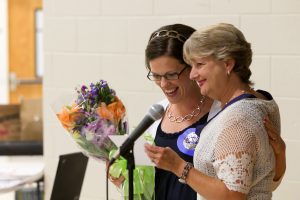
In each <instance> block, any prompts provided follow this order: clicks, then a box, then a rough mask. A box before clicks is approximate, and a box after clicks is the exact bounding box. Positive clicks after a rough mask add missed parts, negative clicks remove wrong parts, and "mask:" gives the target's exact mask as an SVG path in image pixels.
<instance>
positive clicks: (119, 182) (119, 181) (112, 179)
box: [106, 161, 125, 188]
mask: <svg viewBox="0 0 300 200" xmlns="http://www.w3.org/2000/svg"><path fill="white" fill-rule="evenodd" d="M108 163H109V162H108V161H107V162H106V172H107V167H108ZM108 179H109V180H110V182H112V183H113V184H114V185H115V186H117V187H118V188H120V187H121V185H122V183H123V182H124V180H125V177H124V176H120V177H119V178H115V177H113V176H111V175H110V174H108Z"/></svg>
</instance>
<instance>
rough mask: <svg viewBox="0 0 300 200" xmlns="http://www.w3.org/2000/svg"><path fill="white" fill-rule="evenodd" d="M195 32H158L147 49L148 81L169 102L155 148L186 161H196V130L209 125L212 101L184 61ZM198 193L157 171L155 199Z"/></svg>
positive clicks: (155, 131)
mask: <svg viewBox="0 0 300 200" xmlns="http://www.w3.org/2000/svg"><path fill="white" fill-rule="evenodd" d="M194 31H195V29H193V28H191V27H189V26H186V25H182V24H174V25H169V26H163V27H161V28H160V29H158V30H156V31H155V32H154V33H153V34H152V35H151V36H150V39H149V42H148V45H147V47H146V52H145V54H146V55H145V56H146V67H147V69H148V70H149V73H148V75H147V77H148V79H149V80H151V81H153V82H154V83H155V84H156V85H157V86H158V87H160V88H161V90H162V92H163V93H164V95H165V97H166V100H164V101H162V102H161V104H162V105H163V106H164V107H165V110H166V112H165V115H164V117H163V118H162V120H161V121H157V122H155V124H154V125H153V126H152V127H150V129H149V131H150V133H152V135H153V137H154V138H155V140H154V142H155V145H157V146H160V147H168V148H171V149H173V150H174V151H175V152H176V153H177V154H178V155H179V156H180V157H181V158H182V159H184V160H185V161H186V162H193V155H194V148H195V146H196V144H197V142H198V138H199V134H196V127H197V126H203V125H204V124H205V123H206V122H207V117H208V112H209V110H210V108H211V105H212V103H213V101H212V100H211V99H209V98H206V97H204V96H202V95H201V94H200V92H199V87H198V85H197V83H196V82H195V81H192V80H191V79H190V78H189V74H190V72H191V67H190V66H189V65H188V64H186V63H185V62H184V60H183V56H182V55H183V52H182V50H183V44H184V42H185V41H186V40H187V38H189V37H190V35H191V34H192V33H193V32H194ZM196 198H197V194H196V192H194V191H193V190H192V188H191V187H190V186H189V185H186V184H182V183H181V182H179V181H178V177H177V176H176V175H175V174H173V173H171V172H168V171H165V170H162V169H159V168H156V173H155V199H156V200H183V199H189V200H195V199H196Z"/></svg>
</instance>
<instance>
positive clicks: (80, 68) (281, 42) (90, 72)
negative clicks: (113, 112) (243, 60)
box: [44, 0, 300, 200]
mask: <svg viewBox="0 0 300 200" xmlns="http://www.w3.org/2000/svg"><path fill="white" fill-rule="evenodd" d="M44 10H45V29H44V30H45V62H46V63H45V64H46V68H45V76H44V81H45V82H44V100H45V102H44V111H45V112H44V118H45V135H44V142H45V162H46V171H45V173H46V178H45V179H46V199H49V197H50V193H51V189H52V184H53V180H54V176H55V171H56V165H57V161H58V156H59V155H60V154H64V153H69V152H74V151H78V148H77V146H76V145H75V144H74V143H73V141H72V140H71V139H70V137H69V136H68V135H67V134H66V132H65V131H64V130H63V129H62V128H61V126H60V124H59V123H58V121H57V120H56V118H55V116H54V113H53V112H52V110H51V109H50V106H49V105H50V104H51V103H52V102H53V101H54V100H55V99H57V98H58V96H60V95H61V94H63V93H66V92H70V91H73V88H74V87H75V86H76V85H78V84H82V83H86V84H88V83H90V82H92V81H97V80H99V79H105V80H107V81H108V82H109V84H110V86H111V87H113V88H114V89H115V90H116V91H117V94H118V95H119V96H120V97H121V99H122V100H123V101H124V102H125V104H126V106H127V108H128V111H129V112H128V116H129V123H130V126H131V127H132V126H135V125H137V124H138V123H139V121H140V120H141V119H142V117H143V116H144V114H145V113H146V112H147V111H148V108H149V106H150V105H152V104H153V103H155V102H156V101H158V100H159V99H161V98H162V95H161V94H160V91H159V89H158V88H156V87H155V85H154V84H153V83H151V82H149V81H148V80H147V79H146V74H147V71H146V69H145V65H144V49H145V46H146V43H147V40H148V37H149V35H150V33H151V32H152V31H153V30H155V29H157V28H158V27H160V26H162V25H166V24H171V23H185V24H188V25H191V26H193V27H195V28H199V27H202V26H205V25H209V24H214V23H218V22H228V23H232V24H234V25H236V26H237V27H239V28H240V29H241V30H242V31H243V32H244V34H245V36H246V38H247V39H248V40H249V41H250V42H251V43H252V46H253V51H254V61H253V65H252V67H251V68H252V70H253V80H254V81H255V83H256V85H255V87H256V88H262V89H265V90H269V91H270V92H271V93H272V94H273V95H274V97H275V99H276V100H277V102H278V104H279V106H280V111H281V116H282V135H283V137H284V139H285V141H286V143H287V166H288V167H287V172H286V174H285V177H284V179H283V181H282V184H281V186H280V187H279V189H277V190H276V192H275V193H274V198H273V199H275V200H277V199H278V200H282V199H291V200H294V199H295V200H296V199H298V198H299V197H298V196H299V191H298V190H299V188H300V172H299V170H298V169H299V168H300V161H299V159H295V158H298V157H299V156H298V152H299V150H300V149H299V146H300V136H299V134H298V131H299V129H300V122H299V116H298V113H300V92H299V90H298V88H297V86H298V85H299V84H300V67H299V65H300V45H299V44H300V37H299V35H300V1H298V0H244V1H239V0H231V1H222V0H190V1H182V0H163V1H162V0H143V1H139V0H130V1H129V0H47V1H44ZM104 171H105V166H104V164H103V163H99V162H97V161H95V160H92V159H91V160H90V162H89V165H88V169H87V174H86V177H85V181H84V186H83V189H82V194H81V199H83V200H99V199H105V173H104ZM70 187H71V186H70ZM297 194H298V195H297ZM110 199H116V200H118V199H121V198H120V196H119V193H118V191H117V190H116V189H115V188H114V187H113V186H112V185H111V186H110Z"/></svg>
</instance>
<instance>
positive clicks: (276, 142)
mask: <svg viewBox="0 0 300 200" xmlns="http://www.w3.org/2000/svg"><path fill="white" fill-rule="evenodd" d="M264 124H265V128H266V130H267V133H268V136H269V143H270V144H271V146H272V148H273V151H274V153H275V155H279V154H282V153H285V148H286V147H285V142H284V141H283V139H282V138H281V136H280V134H279V133H278V132H277V131H276V130H275V127H274V126H273V124H272V123H271V121H270V120H269V118H265V119H264Z"/></svg>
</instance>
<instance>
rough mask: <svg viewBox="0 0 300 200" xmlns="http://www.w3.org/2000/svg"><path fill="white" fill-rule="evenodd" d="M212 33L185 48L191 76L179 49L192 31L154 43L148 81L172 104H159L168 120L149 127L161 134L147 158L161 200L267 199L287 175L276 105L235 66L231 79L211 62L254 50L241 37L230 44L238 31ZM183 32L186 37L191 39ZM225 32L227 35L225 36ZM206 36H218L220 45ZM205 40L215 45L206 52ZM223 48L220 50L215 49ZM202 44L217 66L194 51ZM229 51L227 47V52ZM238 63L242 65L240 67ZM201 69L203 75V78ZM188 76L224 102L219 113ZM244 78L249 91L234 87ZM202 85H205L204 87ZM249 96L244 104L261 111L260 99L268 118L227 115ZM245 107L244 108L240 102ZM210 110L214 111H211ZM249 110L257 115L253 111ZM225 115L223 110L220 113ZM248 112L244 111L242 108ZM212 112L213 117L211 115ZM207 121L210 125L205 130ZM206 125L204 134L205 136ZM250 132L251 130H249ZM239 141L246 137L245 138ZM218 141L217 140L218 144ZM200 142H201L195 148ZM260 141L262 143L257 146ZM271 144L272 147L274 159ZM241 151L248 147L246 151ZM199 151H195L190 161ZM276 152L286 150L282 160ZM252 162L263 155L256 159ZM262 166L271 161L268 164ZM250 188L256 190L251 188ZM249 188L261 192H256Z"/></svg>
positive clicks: (164, 33)
mask: <svg viewBox="0 0 300 200" xmlns="http://www.w3.org/2000/svg"><path fill="white" fill-rule="evenodd" d="M215 29H216V31H215V32H214V30H215ZM215 29H214V28H212V31H211V32H210V29H209V31H208V35H201V32H200V34H199V35H200V37H199V38H197V37H196V36H197V35H196V34H193V35H192V36H191V37H192V39H188V41H189V43H188V45H186V44H185V45H186V46H187V47H186V51H187V52H188V56H187V57H188V58H187V60H188V61H189V62H190V63H191V64H192V66H193V67H192V69H191V67H189V65H188V64H186V63H185V62H184V60H183V58H182V47H183V44H182V43H183V42H184V41H185V40H184V38H188V37H190V34H191V32H194V31H193V29H192V28H190V29H189V28H188V27H186V26H183V25H173V26H165V27H162V28H161V29H159V30H158V31H156V32H154V33H153V34H152V36H151V37H150V40H149V43H148V46H147V49H146V65H147V68H148V69H149V73H148V76H147V77H148V78H149V79H150V80H153V81H154V82H155V83H156V84H157V85H158V86H159V87H160V88H161V89H162V91H163V92H164V94H165V96H166V98H167V101H165V102H162V104H163V105H165V107H166V113H165V116H164V117H163V119H162V120H161V122H158V123H159V124H158V126H156V127H152V130H153V131H154V132H156V135H155V143H156V146H153V145H148V144H146V145H145V149H146V152H147V154H148V156H149V157H150V159H151V160H152V161H153V162H154V163H155V165H156V167H157V171H156V179H155V181H156V182H155V183H156V184H157V185H156V188H155V190H156V199H196V196H195V194H194V191H193V190H192V189H191V188H190V187H192V188H193V189H194V190H195V191H197V192H198V193H199V194H200V195H201V196H202V197H205V199H246V198H247V199H248V198H253V199H269V198H270V191H272V189H271V183H272V181H274V180H278V179H280V177H282V176H283V173H284V171H285V144H284V142H283V140H282V139H281V138H280V135H279V134H278V132H279V129H278V127H279V126H278V123H279V121H278V120H279V117H278V112H277V111H278V109H276V105H273V104H274V103H273V101H272V100H267V99H266V98H265V97H262V96H263V95H260V94H258V93H256V92H255V91H254V90H252V89H251V88H250V87H249V84H248V83H249V80H248V79H247V77H248V78H249V77H250V75H249V74H248V75H249V76H247V74H246V75H245V74H243V73H244V71H239V70H238V69H237V71H234V70H233V69H232V68H233V67H232V66H233V65H230V66H231V67H232V68H228V69H227V70H228V71H229V72H228V71H224V69H223V67H224V66H227V65H225V64H227V63H225V61H222V60H217V58H219V57H217V58H215V57H214V56H219V55H221V58H223V57H222V55H223V53H224V52H225V53H224V54H226V50H227V48H228V49H233V52H234V53H236V54H237V55H239V56H241V55H243V53H244V52H243V51H244V50H245V51H246V54H247V53H248V52H250V51H251V50H248V49H247V48H249V47H248V46H247V45H245V47H244V46H243V36H240V35H239V37H236V38H239V39H240V40H238V39H236V40H232V41H231V39H232V38H231V35H233V34H235V31H236V29H234V28H233V29H230V28H228V27H227V26H226V25H224V26H222V25H220V26H218V25H217V26H216V27H215ZM170 30H172V32H171V31H170ZM183 30H189V34H186V33H187V32H186V31H183ZM223 32H224V35H222V33H223ZM237 32H238V31H237ZM196 33H197V32H196ZM225 33H226V34H225ZM209 34H212V35H213V34H215V35H216V37H213V36H211V35H209ZM179 35H180V37H179ZM194 35H196V36H194ZM193 36H194V37H193ZM202 36H203V37H202ZM207 38H209V39H208V40H211V41H212V42H211V41H209V42H211V43H209V45H206V43H205V41H206V39H207ZM226 39H228V41H226ZM182 40H183V41H182ZM218 40H220V41H222V42H219V43H217V42H216V43H214V42H215V41H218ZM191 41H192V42H191ZM230 42H231V43H230ZM239 42H240V43H239ZM198 43H199V45H203V46H201V48H202V49H201V50H203V49H204V52H205V53H207V55H208V57H209V59H210V58H211V57H212V59H213V58H215V59H216V60H217V61H215V60H214V59H213V60H212V61H211V60H205V59H206V57H205V56H203V55H202V54H201V53H202V51H200V50H198V49H197V46H195V45H193V44H196V45H198ZM236 43H238V44H236ZM227 44H229V46H228V47H227V46H226V45H227ZM223 45H224V47H223ZM235 45H236V46H235ZM231 46H232V47H231ZM222 47H223V48H222ZM234 48H236V49H240V48H241V49H242V50H241V53H240V54H238V53H239V52H236V51H235V49H234ZM189 51H191V52H189ZM234 53H233V54H232V55H233V56H234V55H235V54H234ZM185 55H186V54H185ZM197 55H199V57H198V56H197ZM200 55H201V56H200ZM204 55H206V54H204ZM226 55H227V54H226ZM203 57H204V58H203ZM245 57H251V55H250V54H249V55H248V54H247V55H246V56H245ZM226 58H227V57H226ZM229 60H230V59H229ZM230 61H232V60H230ZM238 61H239V62H243V60H242V59H241V60H238ZM223 62H224V63H223ZM245 62H246V61H245ZM230 64H232V63H230ZM248 64H249V63H248ZM246 65H247V63H246ZM246 65H245V66H246ZM206 66H210V67H206ZM228 66H229V64H228ZM202 68H203V69H204V71H201V69H202ZM205 69H206V70H205ZM222 70H223V71H222ZM243 70H245V71H247V70H246V69H243ZM223 72H224V73H223ZM247 72H248V71H247ZM226 73H227V74H226ZM239 73H241V74H239ZM189 74H190V77H191V78H193V79H194V80H195V81H197V84H198V85H199V86H200V90H201V93H202V94H203V95H207V96H211V97H214V98H215V97H220V98H215V99H217V100H218V101H219V102H221V105H220V104H217V101H215V102H214V104H213V101H212V100H211V99H210V98H208V97H205V96H203V95H201V94H200V93H199V87H198V86H197V85H195V81H191V80H190V79H189ZM200 74H201V75H202V76H200ZM237 74H238V75H237ZM250 74H251V73H250ZM240 75H241V76H242V77H243V78H244V75H245V77H246V78H245V83H243V81H242V83H241V82H238V81H236V82H234V81H232V80H238V79H239V78H237V77H239V76H240ZM202 77H206V79H205V78H202ZM232 77H233V78H232ZM216 78H217V79H216ZM243 80H244V79H243ZM235 83H236V84H235ZM226 87H228V88H226ZM234 88H238V89H237V91H236V94H235V93H233V94H232V96H228V98H227V95H230V94H231V93H230V91H231V90H230V89H234ZM239 88H241V89H239ZM227 89H228V90H227ZM226 91H228V93H227V92H226ZM244 95H246V96H247V98H248V97H249V98H250V96H251V98H254V101H252V103H253V104H255V103H256V101H257V102H258V104H259V103H260V101H259V100H256V99H255V98H256V96H255V95H258V96H259V98H264V99H265V102H263V103H265V104H268V105H266V108H267V107H268V106H269V104H270V108H267V109H265V110H263V111H261V110H254V112H252V110H247V112H245V110H241V109H240V110H239V109H237V112H230V113H229V111H228V112H225V111H226V109H227V106H228V109H227V110H230V109H229V108H231V107H233V108H234V106H231V104H232V105H234V102H233V101H238V98H240V97H241V98H242V97H244ZM246 96H245V98H246ZM267 96H268V95H267ZM268 97H269V96H268ZM224 98H225V99H224ZM241 102H243V101H242V100H241ZM212 104H213V108H216V109H213V108H212V109H211V110H210V108H211V106H212ZM229 105H230V106H229ZM251 105H252V104H251ZM215 106H216V107H215ZM220 106H221V107H220ZM252 107H253V109H256V107H255V105H252ZM252 107H251V108H252ZM262 107H264V106H262ZM222 108H223V110H221V109H222ZM225 108H226V109H225ZM273 108H274V109H273ZM245 109H247V108H246V107H245ZM272 109H273V110H272ZM220 110H221V111H220ZM209 111H210V115H208V112H209ZM219 111H220V112H219ZM216 113H217V114H216ZM219 113H221V114H219ZM222 113H226V114H227V115H226V114H222ZM244 113H245V114H246V116H248V115H249V118H245V119H244V120H242V121H238V124H235V123H234V122H235V119H239V116H240V115H243V114H244ZM249 113H250V114H249ZM247 114H248V115H247ZM251 114H253V115H251ZM264 114H265V115H267V114H269V116H270V117H271V120H272V122H273V123H274V124H275V125H276V126H272V128H271V127H270V123H269V122H270V121H269V119H265V116H264ZM272 114H274V115H272ZM213 115H214V116H213ZM221 116H222V117H221ZM251 116H252V118H253V116H258V118H255V119H252V118H251ZM207 120H211V121H210V122H209V123H208V124H207V125H205V124H206V121H207ZM248 120H249V122H248ZM253 120H254V121H255V120H256V123H257V124H258V125H257V126H259V128H258V129H259V131H261V132H258V129H255V128H257V126H256V124H251V125H253V126H250V125H249V124H248V123H251V122H252V121H253ZM216 121H217V123H216ZM263 121H266V122H268V124H267V125H266V128H267V130H268V131H269V132H268V134H269V141H268V140H266V139H267V136H266V135H264V132H265V130H263V129H264V125H263V124H264V122H263ZM204 125H205V127H204V129H203V132H202V133H200V132H201V129H202V128H203V126H204ZM247 125H249V127H252V128H250V129H247V127H246V126H247ZM222 128H224V129H222ZM243 130H245V132H244V133H249V137H247V136H248V135H247V134H246V135H245V134H244V137H243V134H242V132H243ZM228 131H230V133H231V135H230V134H229V136H230V137H229V136H228V134H227V132H228ZM256 133H257V134H256ZM199 134H201V136H200V135H199ZM203 134H204V135H203ZM235 134H241V136H240V137H239V136H237V135H235ZM218 136H220V137H219V138H218ZM199 137H200V140H199V141H200V142H198V139H199ZM239 139H241V140H239ZM256 139H257V140H256ZM260 140H262V141H263V142H262V143H259V142H260ZM218 141H221V142H218ZM274 141H279V143H278V145H281V147H280V148H279V147H278V146H277V147H276V145H275V144H274V143H273V142H274ZM268 142H270V143H271V146H272V147H273V151H274V153H275V159H274V157H273V152H272V149H271V148H269V144H268ZM243 143H247V144H249V145H248V146H247V145H243ZM252 144H253V145H252ZM220 145H221V146H220ZM195 146H197V147H196V152H195V159H194V160H193V155H194V149H195ZM243 147H248V148H243ZM277 148H279V149H281V150H280V151H279V152H278V151H277V150H278V149H277ZM214 150H216V151H214ZM223 150H224V151H223ZM270 150H271V151H270ZM248 151H249V152H250V153H249V152H248ZM235 152H237V153H235ZM252 153H253V154H252ZM254 155H258V157H255V156H254ZM264 158H266V160H263V159H264ZM256 159H257V160H258V162H257V161H256ZM192 163H194V164H196V166H195V167H197V168H198V169H200V170H201V171H198V170H197V169H194V168H193V164H192ZM274 164H276V168H274ZM253 166H255V167H254V171H252V169H253V168H252V167H253ZM274 169H275V170H274ZM260 172H262V173H260ZM178 178H179V180H178ZM260 178H261V179H260ZM262 179H263V180H262ZM279 183H280V181H279ZM251 184H252V185H255V187H252V185H251ZM252 188H255V189H256V190H252ZM249 191H250V192H249ZM256 194H258V196H257V195H256ZM184 195H187V196H184ZM256 197H257V198H256ZM261 197H265V198H261Z"/></svg>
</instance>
